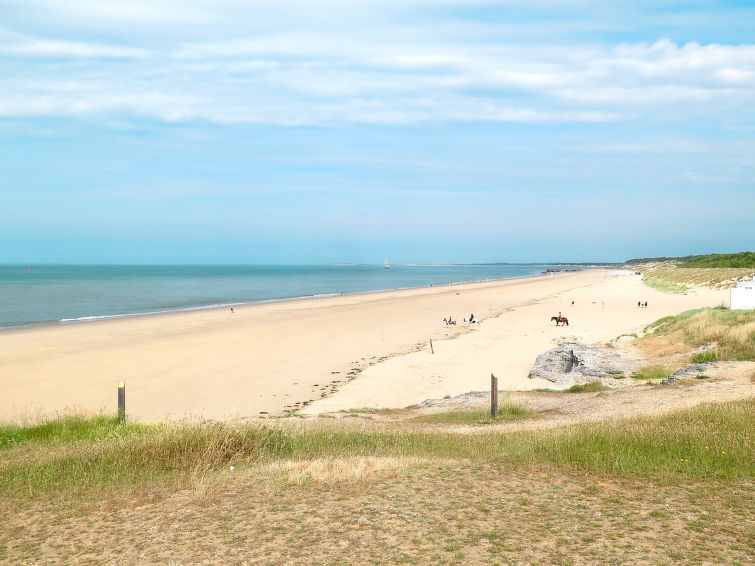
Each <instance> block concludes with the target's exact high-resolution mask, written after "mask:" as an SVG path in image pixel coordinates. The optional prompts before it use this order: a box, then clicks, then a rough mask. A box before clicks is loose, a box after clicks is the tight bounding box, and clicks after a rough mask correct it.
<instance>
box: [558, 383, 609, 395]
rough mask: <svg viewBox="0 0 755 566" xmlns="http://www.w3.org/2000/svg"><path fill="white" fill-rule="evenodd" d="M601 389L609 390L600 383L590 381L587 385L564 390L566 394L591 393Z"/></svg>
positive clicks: (573, 386) (583, 384)
mask: <svg viewBox="0 0 755 566" xmlns="http://www.w3.org/2000/svg"><path fill="white" fill-rule="evenodd" d="M603 389H610V387H606V386H605V385H603V384H602V383H601V382H600V381H590V382H588V383H582V384H578V385H572V386H571V387H570V388H569V389H567V390H566V392H567V393H592V392H595V391H602V390H603Z"/></svg>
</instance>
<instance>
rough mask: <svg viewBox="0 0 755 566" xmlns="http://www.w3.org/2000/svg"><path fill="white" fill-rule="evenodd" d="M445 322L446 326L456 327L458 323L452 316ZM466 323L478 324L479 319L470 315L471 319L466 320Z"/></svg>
mask: <svg viewBox="0 0 755 566" xmlns="http://www.w3.org/2000/svg"><path fill="white" fill-rule="evenodd" d="M443 322H445V323H446V326H456V321H455V320H454V319H453V317H451V315H448V318H444V319H443ZM464 322H468V323H469V324H476V323H477V319H476V318H475V317H474V313H473V314H470V315H469V319H468V320H467V319H466V318H465V319H464Z"/></svg>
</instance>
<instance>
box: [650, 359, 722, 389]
mask: <svg viewBox="0 0 755 566" xmlns="http://www.w3.org/2000/svg"><path fill="white" fill-rule="evenodd" d="M717 367H718V364H716V363H715V362H706V363H704V364H694V365H691V366H687V367H686V368H682V369H680V370H676V371H675V372H674V373H672V374H671V375H670V376H668V377H667V378H666V379H664V380H662V381H661V385H671V384H673V383H676V382H677V381H679V380H680V379H684V378H687V377H694V378H697V379H704V377H703V376H705V373H706V372H708V371H710V370H712V369H716V368H717Z"/></svg>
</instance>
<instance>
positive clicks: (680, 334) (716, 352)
mask: <svg viewBox="0 0 755 566" xmlns="http://www.w3.org/2000/svg"><path fill="white" fill-rule="evenodd" d="M645 332H647V333H652V334H653V335H654V336H667V337H670V338H671V339H679V340H681V341H683V342H684V343H686V344H687V345H689V346H691V347H699V346H704V345H711V346H712V347H711V348H709V349H707V350H705V351H704V352H700V353H698V354H696V355H695V356H693V358H692V361H693V362H695V363H702V362H708V361H717V360H755V311H746V310H738V311H732V310H729V309H725V308H705V309H695V310H690V311H686V312H683V313H681V314H678V315H676V316H667V317H665V318H662V319H660V320H657V321H655V322H654V323H653V324H651V325H649V326H648V327H647V328H646V329H645Z"/></svg>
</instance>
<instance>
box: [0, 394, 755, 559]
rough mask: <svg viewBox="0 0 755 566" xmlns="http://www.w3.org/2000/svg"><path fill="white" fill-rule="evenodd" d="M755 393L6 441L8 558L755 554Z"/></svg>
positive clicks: (2, 543)
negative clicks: (432, 419)
mask: <svg viewBox="0 0 755 566" xmlns="http://www.w3.org/2000/svg"><path fill="white" fill-rule="evenodd" d="M596 394H597V395H601V393H600V392H598V393H595V394H587V395H586V396H582V395H567V394H561V395H563V396H564V397H565V398H569V399H575V398H580V397H581V398H584V397H587V396H589V395H596ZM553 395H556V394H553ZM754 403H755V401H754V400H752V399H750V400H743V401H737V402H730V403H725V404H711V405H704V406H700V407H697V408H695V409H687V410H683V411H678V412H676V413H674V414H670V415H665V416H657V417H646V418H635V419H626V420H618V421H603V422H601V423H600V425H599V426H596V425H595V423H592V422H584V423H581V424H578V425H574V426H571V427H567V428H562V429H556V430H552V431H535V432H532V431H531V432H517V433H501V432H496V429H495V428H494V427H495V426H498V425H492V426H491V427H490V428H489V429H488V430H487V432H483V433H481V434H480V435H477V436H474V437H469V436H464V435H458V434H447V433H434V432H429V431H428V429H427V428H425V427H423V426H420V425H419V424H417V423H416V422H404V423H390V424H385V423H383V424H381V423H376V422H374V421H370V420H362V421H361V422H354V421H355V419H344V420H340V422H339V420H336V419H334V420H322V419H312V420H310V421H308V422H302V421H299V420H298V419H297V420H294V421H290V422H286V421H284V420H277V421H272V422H270V423H268V424H267V425H265V427H260V426H257V425H248V424H240V425H229V424H218V423H209V424H202V423H197V424H191V425H186V424H185V425H182V426H172V427H163V426H162V425H161V426H159V427H154V428H153V429H152V430H151V431H148V434H144V432H145V431H144V430H134V431H132V432H131V433H130V434H127V435H124V436H118V435H109V436H107V437H106V438H102V437H100V436H99V435H95V436H97V437H98V439H97V440H95V441H91V440H89V438H90V437H91V436H92V435H91V431H88V430H80V431H79V434H80V435H81V437H83V438H84V440H82V441H79V440H76V439H75V438H73V439H71V438H70V437H69V436H68V435H62V437H61V436H60V435H57V436H56V438H55V439H52V440H51V439H49V438H44V437H43V438H36V439H34V440H27V441H23V442H18V443H16V444H14V445H13V446H10V447H6V448H5V449H3V450H2V452H0V454H1V455H2V459H0V479H2V480H3V483H4V485H5V489H4V491H3V492H2V494H3V496H2V497H1V498H0V514H2V516H3V518H4V522H3V528H2V529H0V563H2V564H30V563H56V564H63V563H66V564H68V563H70V564H135V563H138V564H200V563H201V564H240V565H241V564H265V565H268V564H269V565H277V564H280V565H284V564H301V563H304V564H323V565H325V564H334V565H335V564H344V563H348V564H357V565H361V564H380V565H383V564H422V565H424V564H486V565H487V564H501V565H502V564H512V563H515V564H532V565H534V564H627V565H629V564H641V565H642V564H648V565H649V564H669V563H690V564H695V563H700V564H737V563H740V564H747V563H748V562H747V560H748V558H749V557H751V556H752V553H753V542H752V541H753V519H752V517H753V516H754V514H753V511H755V506H754V505H753V493H755V491H754V490H753V488H754V487H755V483H754V482H753V477H755V470H753V463H752V458H751V456H752V450H751V443H752V432H753V428H752V424H751V415H752V411H753V408H754V407H755V406H754ZM622 406H624V407H626V405H622ZM425 426H426V425H425ZM113 456H115V459H112V458H113ZM65 462H68V464H64V463H65ZM231 467H233V469H231ZM139 469H145V470H151V471H149V472H143V474H142V475H141V476H139V474H138V473H135V472H138V471H139ZM61 470H62V471H63V472H65V474H64V475H61V473H60V472H61ZM160 471H161V472H162V473H164V474H167V476H166V477H161V476H160V475H159V473H158V472H160ZM128 473H130V474H132V475H131V476H128ZM171 473H173V475H170V474H171ZM21 474H30V475H28V476H26V477H25V479H24V478H23V477H20V475H21ZM35 474H42V476H43V477H41V478H40V477H38V476H35ZM44 474H50V476H49V477H46V476H44ZM107 474H110V476H109V477H108V476H107ZM124 474H125V475H124ZM17 476H18V477H17ZM127 476H128V477H127ZM32 480H33V481H32ZM39 481H41V482H42V483H34V482H39ZM18 482H20V483H18ZM24 486H26V487H25V488H24ZM19 487H21V489H18V488H19Z"/></svg>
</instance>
